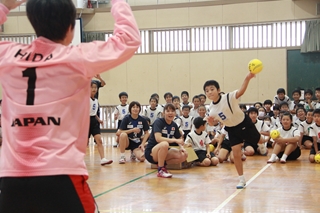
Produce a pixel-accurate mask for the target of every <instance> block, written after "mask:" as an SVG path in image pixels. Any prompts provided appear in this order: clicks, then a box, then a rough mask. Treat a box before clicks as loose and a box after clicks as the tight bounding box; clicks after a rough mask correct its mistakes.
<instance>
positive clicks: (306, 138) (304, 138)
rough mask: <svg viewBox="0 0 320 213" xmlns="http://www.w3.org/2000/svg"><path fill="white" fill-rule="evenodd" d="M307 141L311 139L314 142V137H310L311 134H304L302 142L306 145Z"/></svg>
mask: <svg viewBox="0 0 320 213" xmlns="http://www.w3.org/2000/svg"><path fill="white" fill-rule="evenodd" d="M306 141H311V142H312V143H313V138H312V137H310V136H308V135H304V136H303V137H302V141H301V144H302V145H304V143H305V142H306Z"/></svg>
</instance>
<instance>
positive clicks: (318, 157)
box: [314, 154, 320, 163]
mask: <svg viewBox="0 0 320 213" xmlns="http://www.w3.org/2000/svg"><path fill="white" fill-rule="evenodd" d="M314 161H315V162H316V163H320V154H316V155H315V156H314Z"/></svg>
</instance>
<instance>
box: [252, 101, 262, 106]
mask: <svg viewBox="0 0 320 213" xmlns="http://www.w3.org/2000/svg"><path fill="white" fill-rule="evenodd" d="M256 104H259V105H260V106H263V104H262V103H261V102H259V101H258V102H255V103H254V104H253V106H254V107H255V106H256Z"/></svg>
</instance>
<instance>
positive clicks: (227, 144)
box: [221, 139, 232, 152]
mask: <svg viewBox="0 0 320 213" xmlns="http://www.w3.org/2000/svg"><path fill="white" fill-rule="evenodd" d="M221 149H226V150H228V151H229V152H231V151H232V148H231V144H230V141H229V140H227V139H224V140H223V141H222V143H221Z"/></svg>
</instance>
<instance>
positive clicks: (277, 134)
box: [270, 129, 280, 139]
mask: <svg viewBox="0 0 320 213" xmlns="http://www.w3.org/2000/svg"><path fill="white" fill-rule="evenodd" d="M279 136H280V132H279V130H277V129H275V130H272V131H271V132H270V137H271V138H272V139H276V138H278V137H279Z"/></svg>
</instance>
